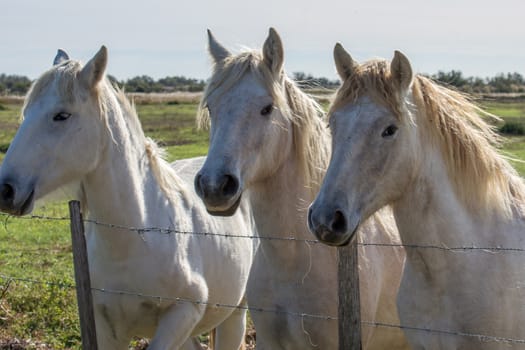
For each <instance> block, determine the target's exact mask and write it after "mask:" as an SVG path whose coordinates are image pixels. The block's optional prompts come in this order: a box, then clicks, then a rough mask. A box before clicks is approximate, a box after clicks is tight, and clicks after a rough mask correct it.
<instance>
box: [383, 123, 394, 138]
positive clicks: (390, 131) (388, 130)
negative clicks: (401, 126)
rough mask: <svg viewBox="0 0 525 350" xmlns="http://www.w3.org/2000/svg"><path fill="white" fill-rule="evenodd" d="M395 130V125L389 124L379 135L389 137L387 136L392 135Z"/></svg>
mask: <svg viewBox="0 0 525 350" xmlns="http://www.w3.org/2000/svg"><path fill="white" fill-rule="evenodd" d="M396 131H397V126H395V125H390V126H388V127H387V128H386V129H385V130H383V133H382V134H381V136H382V137H389V136H392V135H394V134H395V133H396Z"/></svg>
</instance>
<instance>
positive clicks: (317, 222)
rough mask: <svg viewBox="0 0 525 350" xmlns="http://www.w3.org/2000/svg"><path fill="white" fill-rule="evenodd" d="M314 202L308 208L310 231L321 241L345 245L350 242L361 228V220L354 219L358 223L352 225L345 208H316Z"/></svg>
mask: <svg viewBox="0 0 525 350" xmlns="http://www.w3.org/2000/svg"><path fill="white" fill-rule="evenodd" d="M314 204H315V202H314ZM314 204H312V205H311V206H310V208H309V209H308V228H309V230H310V232H312V233H313V234H314V235H315V237H317V239H318V240H319V241H320V242H322V243H324V244H327V245H331V246H345V245H347V244H348V243H350V241H351V240H352V238H353V237H354V236H355V234H356V232H357V230H358V228H359V220H354V221H355V222H356V223H355V224H354V225H350V220H348V218H347V215H345V212H344V211H343V210H340V209H331V208H326V207H319V208H316V207H315V206H314Z"/></svg>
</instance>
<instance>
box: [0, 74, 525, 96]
mask: <svg viewBox="0 0 525 350" xmlns="http://www.w3.org/2000/svg"><path fill="white" fill-rule="evenodd" d="M292 77H293V79H294V80H295V81H297V82H298V84H299V86H301V87H302V88H324V89H335V88H337V87H338V86H339V81H338V80H330V79H327V78H323V77H314V76H312V75H311V74H306V73H303V72H295V73H293V75H292ZM430 77H431V78H432V79H434V80H437V81H439V82H441V83H443V84H446V85H449V86H453V87H455V88H457V89H458V90H461V91H465V92H469V93H523V92H525V79H524V78H523V75H521V74H520V73H507V74H503V73H502V74H498V75H496V76H494V77H491V78H479V77H465V76H463V73H461V71H457V70H452V71H450V72H444V71H439V72H438V73H437V74H434V75H431V76H430ZM109 79H110V80H111V81H112V82H113V83H114V84H116V85H118V86H120V87H121V88H124V90H125V91H126V92H144V93H148V92H172V91H190V92H197V91H202V90H203V89H204V87H205V85H206V82H205V81H204V80H199V79H192V78H186V77H183V76H172V77H165V78H161V79H158V80H155V79H153V78H151V77H149V76H147V75H141V76H136V77H134V78H130V79H127V80H118V79H116V78H115V77H113V76H109ZM30 85H31V80H30V79H29V78H27V77H24V76H19V75H6V74H0V95H24V94H25V93H26V92H27V90H28V89H29V87H30Z"/></svg>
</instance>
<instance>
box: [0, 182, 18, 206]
mask: <svg viewBox="0 0 525 350" xmlns="http://www.w3.org/2000/svg"><path fill="white" fill-rule="evenodd" d="M0 196H1V199H2V201H4V202H12V201H13V200H14V199H15V189H14V188H13V186H11V185H10V184H3V185H1V186H0Z"/></svg>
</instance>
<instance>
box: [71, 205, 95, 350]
mask: <svg viewBox="0 0 525 350" xmlns="http://www.w3.org/2000/svg"><path fill="white" fill-rule="evenodd" d="M69 215H70V218H71V239H72V244H73V263H74V266H75V283H76V286H77V303H78V314H79V316H80V332H81V333H80V334H81V338H82V349H84V350H97V349H98V346H97V333H96V329H95V314H94V311H93V297H92V295H91V280H90V278H89V265H88V256H87V249H86V237H85V236H84V222H83V220H82V213H81V212H80V203H79V202H78V201H70V202H69Z"/></svg>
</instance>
